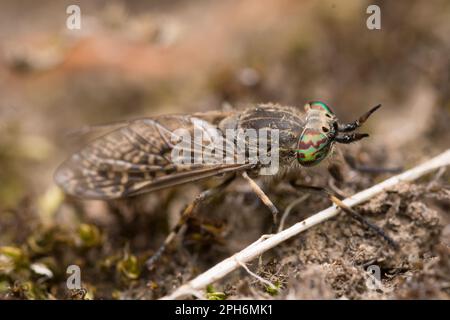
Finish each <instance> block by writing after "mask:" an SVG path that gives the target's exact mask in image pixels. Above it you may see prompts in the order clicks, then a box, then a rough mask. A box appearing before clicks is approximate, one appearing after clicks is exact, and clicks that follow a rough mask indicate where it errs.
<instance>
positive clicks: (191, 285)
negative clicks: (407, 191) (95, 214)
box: [162, 149, 450, 299]
mask: <svg viewBox="0 0 450 320" xmlns="http://www.w3.org/2000/svg"><path fill="white" fill-rule="evenodd" d="M449 165H450V149H448V150H446V151H444V152H443V153H441V154H440V155H438V156H436V157H434V158H432V159H431V160H429V161H427V162H425V163H423V164H421V165H418V166H416V167H414V168H412V169H410V170H408V171H405V172H403V173H401V174H399V175H396V176H394V177H391V178H389V179H387V180H385V181H383V182H381V183H379V184H376V185H374V186H372V187H371V188H369V189H366V190H364V191H361V192H359V193H357V194H355V195H353V196H351V197H349V198H347V199H345V200H343V203H344V204H345V205H347V206H348V207H353V206H356V205H358V204H360V203H362V202H365V201H367V200H369V199H371V198H373V197H374V196H375V195H377V194H379V193H381V192H383V191H385V190H387V189H390V188H392V187H394V186H395V185H397V184H399V183H401V182H408V181H414V180H416V179H418V178H420V177H421V176H423V175H426V174H427V173H430V172H432V171H434V170H436V169H439V168H442V167H446V166H449ZM339 211H340V210H339V208H337V207H336V206H331V207H329V208H327V209H325V210H323V211H320V212H318V213H316V214H315V215H313V216H311V217H309V218H307V219H305V220H303V221H301V222H298V223H296V224H294V225H293V226H291V227H290V228H288V229H286V230H283V231H282V232H279V233H277V234H274V235H272V236H271V237H269V238H266V239H264V240H261V239H263V238H261V239H260V240H258V241H256V242H255V243H253V244H251V245H250V246H248V247H247V248H245V249H243V250H242V251H240V252H238V253H236V254H234V255H233V256H231V257H229V258H227V259H225V260H223V261H222V262H219V263H218V264H216V265H215V266H214V267H212V268H211V269H209V270H207V271H205V272H204V273H202V274H200V275H199V276H197V277H196V278H194V279H192V280H191V281H189V282H188V283H186V284H184V285H182V286H181V287H179V288H178V289H176V290H175V291H174V292H173V293H172V294H170V295H168V296H165V297H163V298H162V299H180V298H183V297H187V296H189V295H190V294H191V293H192V291H193V290H202V289H203V288H205V287H206V286H207V285H209V284H211V283H213V282H215V281H217V280H219V279H221V278H223V277H225V276H226V275H228V274H229V273H230V272H232V271H234V270H236V269H237V268H239V267H240V266H242V265H241V263H242V264H245V263H246V262H248V261H251V260H253V259H255V258H257V257H258V256H260V255H261V254H262V253H264V252H266V251H267V250H269V249H271V248H273V247H275V246H277V245H279V244H280V243H282V242H283V241H286V240H287V239H289V238H291V237H293V236H296V235H297V234H299V233H300V232H303V231H305V230H307V229H309V228H311V227H313V226H315V225H317V224H319V223H321V222H323V221H325V220H328V219H330V218H332V217H334V216H336V215H337V214H338V213H339Z"/></svg>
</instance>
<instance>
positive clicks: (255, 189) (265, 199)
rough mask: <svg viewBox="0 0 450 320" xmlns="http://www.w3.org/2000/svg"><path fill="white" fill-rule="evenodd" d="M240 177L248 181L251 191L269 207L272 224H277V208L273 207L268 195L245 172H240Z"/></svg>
mask: <svg viewBox="0 0 450 320" xmlns="http://www.w3.org/2000/svg"><path fill="white" fill-rule="evenodd" d="M242 177H243V178H244V179H245V180H246V181H247V182H248V183H249V185H250V187H251V188H252V190H253V192H254V193H255V194H256V195H257V196H258V198H259V199H261V201H262V202H263V203H264V204H265V205H266V206H267V208H269V210H270V212H271V213H272V218H273V224H274V226H276V225H277V224H278V209H277V207H275V205H274V204H273V203H272V201H271V200H270V199H269V197H268V196H267V195H266V194H265V193H264V191H263V190H262V189H261V188H260V186H258V184H257V183H256V182H255V180H253V179H252V178H250V177H249V176H248V174H247V172H245V171H244V172H243V173H242Z"/></svg>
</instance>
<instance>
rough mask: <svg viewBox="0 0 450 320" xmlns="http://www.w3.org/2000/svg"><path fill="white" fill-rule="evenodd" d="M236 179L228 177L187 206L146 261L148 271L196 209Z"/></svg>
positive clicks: (233, 176)
mask: <svg viewBox="0 0 450 320" xmlns="http://www.w3.org/2000/svg"><path fill="white" fill-rule="evenodd" d="M234 178H235V175H232V176H230V177H228V178H227V179H226V180H224V181H223V182H222V183H220V184H219V185H217V186H215V187H213V188H211V189H208V190H205V191H203V192H201V193H200V194H199V195H197V197H195V199H194V201H192V202H191V203H190V204H189V205H187V206H186V208H185V209H184V210H183V212H182V214H181V217H180V219H179V220H178V222H177V224H176V225H175V227H174V228H173V229H172V231H171V232H170V233H169V235H168V236H167V238H166V239H165V240H164V243H163V244H162V245H161V246H160V247H159V249H158V250H157V251H156V252H155V254H153V256H151V257H150V258H149V259H148V260H147V261H146V263H145V264H146V266H147V269H148V270H152V269H153V266H154V265H155V263H156V262H157V261H158V260H159V258H161V256H162V254H163V253H164V251H165V250H166V248H167V246H168V245H169V244H170V243H171V242H172V241H173V240H174V239H175V237H176V236H177V234H178V233H179V232H180V230H181V228H182V227H183V226H184V225H185V224H186V222H187V221H188V220H189V218H191V217H192V215H193V214H194V213H195V208H196V207H197V206H198V205H199V204H200V203H201V202H202V201H204V200H206V199H207V198H210V197H212V196H214V195H216V194H218V193H219V192H220V191H222V190H223V189H225V188H226V187H227V186H228V185H229V184H230V183H231V182H232V181H233V180H234Z"/></svg>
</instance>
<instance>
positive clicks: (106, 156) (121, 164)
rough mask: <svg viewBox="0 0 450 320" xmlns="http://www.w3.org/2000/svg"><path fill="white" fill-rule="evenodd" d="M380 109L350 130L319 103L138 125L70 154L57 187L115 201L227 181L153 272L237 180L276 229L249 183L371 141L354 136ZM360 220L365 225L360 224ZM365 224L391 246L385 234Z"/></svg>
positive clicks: (187, 210) (145, 121)
mask: <svg viewBox="0 0 450 320" xmlns="http://www.w3.org/2000/svg"><path fill="white" fill-rule="evenodd" d="M379 107H380V105H377V106H375V107H374V108H372V109H371V110H369V111H368V112H367V113H365V114H364V115H362V116H361V117H360V118H359V119H358V120H356V121H353V122H351V123H347V124H341V123H339V121H338V119H337V117H336V115H335V114H334V112H333V111H332V110H331V108H330V107H329V106H327V105H326V104H325V103H323V102H320V101H312V102H309V103H307V104H306V105H305V107H304V112H303V111H302V110H300V109H299V108H294V107H287V106H280V105H276V104H261V105H257V106H253V107H249V108H247V109H245V110H243V111H241V112H239V111H233V112H205V113H194V114H190V115H163V116H158V117H154V118H144V119H139V120H134V121H130V122H126V123H123V124H122V125H120V126H119V128H117V129H116V130H114V131H112V132H110V133H108V134H106V135H104V136H102V137H100V138H98V139H96V140H94V141H92V142H91V143H90V144H88V145H87V146H86V147H84V148H83V149H81V150H80V151H79V152H77V153H75V154H73V155H72V156H71V157H70V158H69V159H68V160H66V161H65V162H64V163H63V164H62V165H61V166H60V167H59V168H58V169H57V171H56V174H55V181H56V183H57V184H58V185H59V186H60V187H61V188H62V189H63V190H64V191H65V192H66V193H67V194H69V195H72V196H75V197H79V198H82V199H102V200H110V199H116V198H124V197H132V196H135V195H138V194H142V193H146V192H153V191H156V190H161V189H165V188H169V187H173V186H177V185H181V184H186V183H190V182H194V181H198V180H202V179H206V178H209V177H213V176H219V175H220V176H224V180H223V182H222V183H221V184H220V185H218V186H217V187H214V188H212V189H209V190H206V191H204V192H202V193H201V194H199V195H198V196H197V197H196V199H195V200H194V202H193V203H191V204H189V205H188V206H187V207H186V208H185V209H184V211H183V213H182V215H181V218H180V221H179V222H178V223H177V225H176V226H175V228H174V230H173V231H172V232H171V233H170V234H169V236H168V237H167V239H166V241H165V242H164V244H163V245H162V246H161V248H160V249H159V250H158V251H157V252H156V253H155V255H153V257H152V258H151V259H150V260H149V261H148V266H149V267H150V266H152V265H153V264H154V262H155V261H156V259H158V257H159V256H160V255H161V254H162V253H163V251H164V248H165V247H166V246H167V245H168V244H169V243H170V242H171V241H172V240H173V238H174V237H175V236H176V234H177V233H178V232H179V230H180V229H181V227H182V226H183V224H184V223H185V222H186V220H187V219H188V218H189V217H190V216H191V215H192V214H193V211H194V209H195V207H196V206H197V204H198V203H199V202H200V201H202V200H204V199H205V198H207V197H210V196H212V195H213V194H215V193H217V192H218V191H220V190H222V189H223V188H224V187H226V186H227V185H228V184H229V183H230V182H231V181H232V180H233V179H234V177H236V176H237V175H241V176H242V177H243V178H244V179H245V180H246V181H247V182H249V184H250V186H251V188H252V190H253V191H254V192H255V193H256V195H257V196H258V197H259V198H260V199H261V201H262V202H263V203H264V204H265V205H266V206H267V207H268V208H269V210H270V211H271V213H272V214H273V217H274V221H275V222H276V217H277V213H278V210H277V208H276V207H275V205H274V204H273V203H272V201H271V200H270V199H269V198H268V197H267V196H266V194H265V193H264V192H263V191H262V189H261V188H260V187H259V186H258V184H256V183H255V182H254V181H253V179H252V178H251V177H253V176H258V175H275V174H277V172H278V171H279V170H285V169H289V168H291V167H295V166H300V167H310V166H315V165H317V164H319V163H320V162H321V161H323V160H324V159H325V158H326V157H327V156H328V155H329V154H330V153H331V150H332V148H333V146H334V144H335V143H343V144H348V143H351V142H354V141H358V140H361V139H363V138H366V137H368V134H365V133H354V132H352V131H354V130H356V129H357V128H358V127H360V126H361V125H362V124H363V123H364V122H365V121H366V120H367V118H368V117H369V116H370V115H371V114H372V113H373V112H375V111H376V110H377V109H378V108H379ZM307 188H312V189H314V190H319V191H324V189H323V188H317V187H307ZM328 196H329V197H330V198H331V200H332V201H333V202H334V203H335V204H337V205H338V206H340V207H341V208H342V209H343V210H344V211H346V212H350V213H351V214H352V216H355V215H357V213H356V212H354V211H353V210H351V209H349V208H345V207H344V206H343V204H342V203H341V202H340V201H339V200H338V199H337V198H336V197H334V196H333V195H331V194H330V193H328ZM357 217H359V218H358V219H359V220H360V221H361V218H362V217H360V216H357ZM364 221H365V220H364ZM365 222H366V223H367V224H368V225H369V227H371V228H372V229H374V230H375V231H376V232H378V233H379V234H381V235H382V236H383V237H384V238H385V239H386V240H388V241H389V242H390V243H393V241H392V240H391V239H390V238H389V237H387V236H386V235H384V233H383V232H382V230H380V229H378V227H376V226H374V225H372V224H370V223H369V222H367V221H365Z"/></svg>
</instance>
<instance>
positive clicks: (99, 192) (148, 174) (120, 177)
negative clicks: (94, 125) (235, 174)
mask: <svg viewBox="0 0 450 320" xmlns="http://www.w3.org/2000/svg"><path fill="white" fill-rule="evenodd" d="M198 123H199V121H198V118H196V117H192V116H187V115H171V116H163V117H158V118H147V119H140V120H134V121H131V122H129V123H128V124H127V125H126V126H124V127H122V128H120V129H117V130H115V131H112V132H110V133H108V134H106V135H104V136H102V137H100V138H98V139H96V140H94V141H93V142H91V143H90V144H88V145H87V146H86V147H85V148H83V149H81V150H80V151H79V152H77V153H75V154H73V155H72V156H71V157H70V158H69V159H68V160H67V161H65V162H64V163H63V164H62V165H61V166H60V167H59V168H58V169H57V171H56V174H55V181H56V183H57V184H58V185H59V186H60V187H61V188H62V189H63V190H64V191H65V192H66V193H68V194H70V195H73V196H76V197H80V198H90V199H114V198H121V197H128V196H133V195H137V194H140V193H144V192H151V191H155V190H159V189H164V188H168V187H171V186H175V185H179V184H183V183H187V182H192V181H197V180H200V179H204V178H208V177H211V176H215V175H219V174H222V173H226V172H232V171H235V170H242V169H245V168H248V167H249V165H248V164H210V165H205V164H183V165H180V164H176V163H173V162H172V160H171V151H172V149H173V145H174V144H173V143H174V141H176V140H177V136H176V134H175V133H174V131H175V130H176V129H180V128H183V129H187V130H189V132H193V130H194V128H197V129H198V127H199V125H198ZM201 123H202V122H201ZM204 123H205V122H203V124H204ZM206 125H207V126H210V127H213V128H215V127H216V125H215V124H210V123H208V122H206ZM200 130H204V128H203V127H202V125H200Z"/></svg>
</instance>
